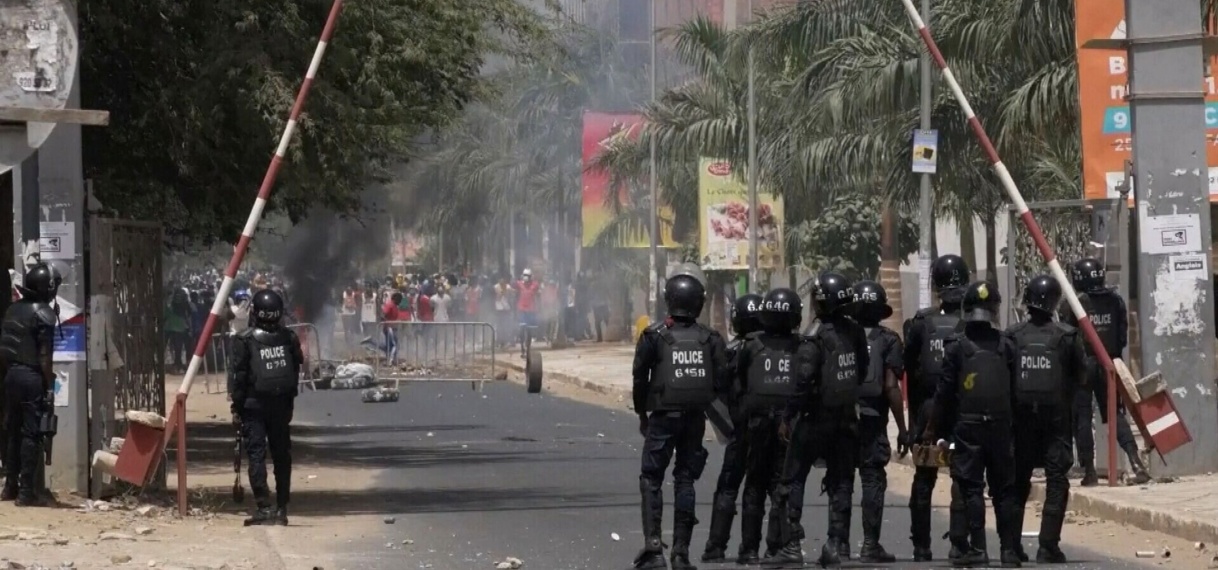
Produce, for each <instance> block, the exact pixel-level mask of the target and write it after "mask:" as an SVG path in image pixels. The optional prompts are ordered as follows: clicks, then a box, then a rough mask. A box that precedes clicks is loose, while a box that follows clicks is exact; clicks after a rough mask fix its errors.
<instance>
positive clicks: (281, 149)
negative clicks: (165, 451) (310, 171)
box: [152, 0, 343, 505]
mask: <svg viewBox="0 0 1218 570" xmlns="http://www.w3.org/2000/svg"><path fill="white" fill-rule="evenodd" d="M342 9H343V0H334V3H333V5H331V7H330V13H329V16H327V18H326V25H325V27H324V28H323V29H322V32H321V39H320V40H319V41H318V42H317V49H316V50H314V52H313V59H312V61H311V62H310V63H309V69H308V71H306V72H305V76H304V82H303V83H301V85H300V91H299V92H298V93H297V94H296V101H295V103H294V104H293V105H292V111H291V113H290V114H289V115H288V123H287V125H285V126H284V129H283V135H282V136H281V137H280V139H279V146H278V147H277V148H276V149H275V155H274V156H273V157H271V163H270V166H268V167H267V169H266V175H265V176H264V177H263V179H262V186H261V187H259V188H258V197H257V198H256V199H255V200H254V207H253V209H252V210H250V216H249V219H247V220H246V222H245V228H244V229H242V230H241V238H240V239H238V240H237V246H236V247H234V248H233V257H232V259H231V260H229V262H228V266H227V267H226V268H225V270H224V281H223V282H221V283H220V291H219V292H217V293H216V301H215V302H214V303H212V306H211V313H209V314H208V315H207V322H206V324H204V325H203V331H202V332H201V333H200V334H199V340H198V342H197V343H196V344H195V352H194V356H192V357H191V359H190V367H189V368H187V369H186V376H185V377H184V378H183V379H182V385H181V387H180V388H178V397H177V399H176V400H175V402H174V406H173V410H172V411H171V412H170V414H169V421H168V422H167V423H166V425H167V426H169V429H167V430H166V432H165V439H166V441H167V442H168V440H169V439H170V438H171V437H173V434H174V431H175V430H178V429H183V428H182V427H181V426H184V425H186V422H185V418H178V416H179V415H182V414H185V413H186V409H185V408H186V405H185V404H186V398H187V397H188V396H189V395H190V387H191V385H192V384H193V383H194V380H195V377H196V376H197V375H198V373H199V368H200V367H201V366H202V365H203V356H204V354H205V353H206V352H207V344H208V342H209V341H210V340H211V334H212V331H214V330H215V328H216V321H217V319H218V318H219V316H220V311H222V310H224V309H225V307H226V304H227V303H228V296H229V294H231V293H232V290H233V279H235V278H236V276H237V269H238V268H240V267H241V261H242V260H244V259H245V252H246V250H247V249H249V244H250V241H251V240H252V239H253V238H254V232H255V231H257V230H258V222H260V221H261V220H262V212H263V210H264V209H266V203H267V201H268V200H269V199H270V197H271V188H272V187H274V185H275V179H276V178H277V177H278V176H279V169H280V168H282V167H283V157H284V154H285V153H287V150H288V145H289V144H291V142H292V136H293V135H294V134H295V133H296V126H297V121H298V120H299V119H300V112H301V111H302V110H303V109H304V106H305V101H307V100H308V98H309V90H310V89H311V88H312V86H313V78H314V77H316V76H317V69H318V68H319V67H320V66H321V60H322V57H323V56H324V55H325V53H326V47H327V46H328V45H329V43H330V38H331V37H333V35H334V28H335V26H336V25H337V24H338V15H339V13H341V12H342ZM177 452H178V455H179V457H180V458H184V454H185V453H186V450H185V449H178V451H177ZM181 464H182V459H179V465H181ZM155 468H156V466H155V465H154V466H153V467H152V469H155ZM181 477H182V475H181V474H179V478H181ZM185 492H186V489H185V485H182V484H179V488H178V498H179V505H185V501H184V500H182V499H183V495H184V494H185Z"/></svg>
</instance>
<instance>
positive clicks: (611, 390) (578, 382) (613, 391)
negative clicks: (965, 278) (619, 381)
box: [495, 360, 631, 401]
mask: <svg viewBox="0 0 1218 570" xmlns="http://www.w3.org/2000/svg"><path fill="white" fill-rule="evenodd" d="M495 365H496V366H498V365H503V367H504V368H507V369H508V370H511V371H513V372H520V373H522V374H523V373H524V365H521V364H517V363H515V362H510V361H506V360H496V361H495ZM508 378H509V380H511V377H510V376H509V377H508ZM511 381H512V382H516V383H517V384H524V382H523V381H520V382H517V381H516V380H511ZM551 381H556V382H558V383H560V384H566V385H568V386H572V387H575V388H580V389H583V390H588V391H591V392H596V393H598V394H604V395H606V396H621V397H623V398H626V400H627V401H629V399H630V397H631V394H630V390H626V389H623V388H617V387H614V386H605V385H603V384H598V383H596V382H591V381H588V380H584V379H582V378H579V377H576V376H568V375H566V374H561V373H558V372H543V373H542V389H543V390H544V389H545V388H544V387H545V383H546V382H551Z"/></svg>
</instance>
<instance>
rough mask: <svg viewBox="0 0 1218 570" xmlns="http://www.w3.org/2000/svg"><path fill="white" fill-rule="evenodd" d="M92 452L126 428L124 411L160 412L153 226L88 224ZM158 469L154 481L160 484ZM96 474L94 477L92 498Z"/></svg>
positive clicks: (158, 243)
mask: <svg viewBox="0 0 1218 570" xmlns="http://www.w3.org/2000/svg"><path fill="white" fill-rule="evenodd" d="M89 224H90V227H89V235H88V242H87V245H86V247H87V251H88V252H89V305H90V306H89V321H88V322H89V341H90V342H89V344H90V347H89V387H90V390H91V392H90V403H89V451H90V453H92V452H93V451H95V450H98V449H105V448H107V447H108V446H109V444H110V438H111V437H119V436H122V434H123V433H125V431H126V425H125V420H124V419H123V414H124V412H125V411H126V410H142V411H150V412H156V413H158V414H161V415H165V335H164V329H163V325H164V323H163V320H164V302H165V301H164V294H163V286H162V281H161V279H162V267H161V255H162V247H163V243H164V242H163V231H162V229H161V224H159V223H157V222H136V221H130V220H116V219H108V218H93V219H91V220H90V221H89ZM164 477H165V472H164V469H163V468H162V469H161V470H160V472H158V474H157V475H156V477H155V478H154V479H153V485H154V486H162V487H163V486H164V482H165V478H164ZM100 479H101V477H93V478H92V479H91V484H90V488H91V489H92V491H93V492H94V494H96V493H97V492H98V491H99V490H100V488H101V483H102V482H101V480H100Z"/></svg>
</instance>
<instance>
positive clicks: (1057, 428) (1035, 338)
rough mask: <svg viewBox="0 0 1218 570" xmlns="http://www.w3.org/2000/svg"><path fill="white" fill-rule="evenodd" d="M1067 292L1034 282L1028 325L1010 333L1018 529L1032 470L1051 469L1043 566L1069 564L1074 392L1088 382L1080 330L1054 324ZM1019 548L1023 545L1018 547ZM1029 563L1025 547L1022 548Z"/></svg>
mask: <svg viewBox="0 0 1218 570" xmlns="http://www.w3.org/2000/svg"><path fill="white" fill-rule="evenodd" d="M1061 298H1062V289H1061V286H1060V285H1058V283H1057V281H1056V280H1054V279H1053V278H1052V277H1050V276H1048V275H1039V276H1037V277H1034V278H1032V280H1031V281H1029V282H1028V286H1027V288H1026V289H1025V290H1024V294H1023V304H1024V306H1026V307H1027V309H1028V321H1027V322H1023V323H1019V324H1016V325H1014V326H1012V327H1011V328H1010V330H1008V331H1007V334H1008V335H1009V336H1010V337H1011V339H1012V340H1014V341H1015V346H1016V347H1017V348H1018V349H1019V374H1018V375H1017V376H1016V379H1015V386H1016V392H1015V401H1016V406H1017V407H1016V413H1015V496H1016V501H1017V503H1018V504H1017V506H1016V507H1015V508H1016V511H1015V512H1016V516H1017V519H1016V520H1017V523H1016V525H1015V527H1016V528H1018V529H1022V528H1023V513H1024V507H1025V505H1027V502H1028V494H1029V493H1030V492H1031V490H1032V482H1031V481H1032V470H1033V469H1034V468H1036V467H1038V466H1044V468H1045V506H1044V512H1043V513H1042V517H1041V523H1040V548H1039V549H1038V550H1037V552H1036V562H1037V563H1038V564H1045V563H1056V564H1061V563H1065V562H1066V555H1065V554H1062V551H1061V548H1059V547H1058V544H1059V543H1060V542H1061V534H1062V522H1064V520H1065V517H1066V503H1067V502H1068V501H1069V497H1070V481H1069V480H1068V479H1067V478H1066V473H1067V472H1068V471H1069V470H1070V465H1071V464H1072V463H1073V462H1074V458H1073V457H1072V456H1071V453H1070V438H1071V433H1072V430H1073V428H1074V426H1073V424H1072V423H1071V421H1070V420H1071V418H1070V412H1071V407H1072V406H1073V402H1074V393H1075V392H1076V391H1077V388H1080V387H1082V385H1083V383H1084V382H1085V381H1086V375H1085V373H1086V360H1085V359H1086V356H1085V353H1084V352H1083V344H1082V340H1081V339H1080V338H1079V335H1078V331H1077V330H1075V329H1074V327H1071V326H1070V325H1066V324H1062V323H1056V322H1053V313H1054V311H1056V310H1057V305H1058V303H1059V302H1060V301H1061ZM1016 544H1017V545H1018V544H1020V543H1018V542H1017V543H1016ZM1016 551H1017V553H1018V554H1019V555H1020V559H1021V560H1023V561H1025V562H1026V561H1027V559H1026V555H1024V553H1023V548H1022V545H1021V546H1020V547H1018V548H1017V549H1016Z"/></svg>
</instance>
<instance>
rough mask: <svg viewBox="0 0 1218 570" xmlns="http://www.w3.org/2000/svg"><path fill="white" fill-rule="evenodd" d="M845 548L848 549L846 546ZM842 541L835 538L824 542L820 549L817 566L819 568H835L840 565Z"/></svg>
mask: <svg viewBox="0 0 1218 570" xmlns="http://www.w3.org/2000/svg"><path fill="white" fill-rule="evenodd" d="M846 548H850V547H849V546H847V547H846ZM841 551H842V541H841V540H840V539H837V538H830V539H829V540H826V541H825V543H824V544H822V545H821V547H820V559H819V560H817V561H816V562H817V564H820V567H821V568H836V567H838V566H841V565H842V555H841Z"/></svg>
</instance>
